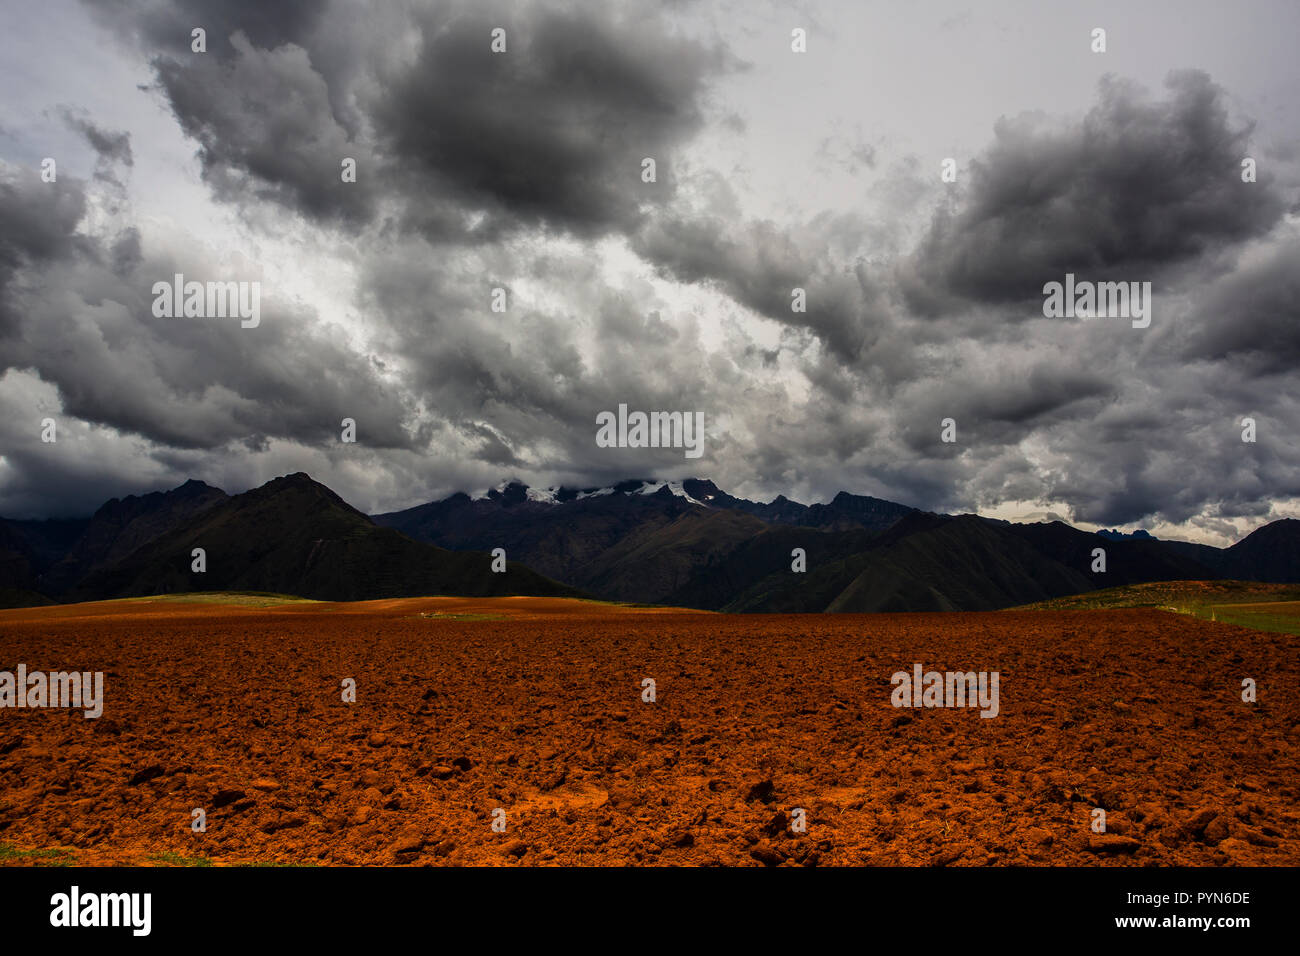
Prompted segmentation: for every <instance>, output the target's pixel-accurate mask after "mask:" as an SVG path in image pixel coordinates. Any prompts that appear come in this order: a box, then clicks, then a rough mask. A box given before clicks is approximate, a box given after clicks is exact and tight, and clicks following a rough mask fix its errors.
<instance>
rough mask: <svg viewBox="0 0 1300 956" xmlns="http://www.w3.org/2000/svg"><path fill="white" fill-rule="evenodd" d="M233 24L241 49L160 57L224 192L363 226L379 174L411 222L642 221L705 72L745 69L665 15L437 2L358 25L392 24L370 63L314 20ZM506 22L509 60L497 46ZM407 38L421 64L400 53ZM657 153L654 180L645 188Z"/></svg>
mask: <svg viewBox="0 0 1300 956" xmlns="http://www.w3.org/2000/svg"><path fill="white" fill-rule="evenodd" d="M213 6H216V4H213ZM391 12H392V11H389V13H390V14H391ZM221 17H222V18H223V19H222V22H225V23H227V24H228V26H229V27H231V28H236V27H241V30H240V33H237V34H236V35H235V36H234V37H233V39H232V40H231V41H230V43H229V44H228V49H227V53H228V55H225V56H221V57H203V56H198V55H192V54H190V53H189V52H188V50H184V51H181V52H175V51H168V52H167V53H165V54H160V55H159V56H158V57H157V58H156V59H155V61H154V67H155V70H156V73H157V77H158V85H159V88H160V90H161V91H162V92H163V94H164V96H165V97H166V99H167V102H168V105H169V106H170V108H171V110H172V112H173V113H174V114H175V116H176V119H177V121H178V122H179V123H180V125H181V127H182V129H183V130H184V131H185V132H186V134H187V135H189V136H190V137H191V138H192V139H193V140H194V141H195V142H196V143H198V145H199V147H200V150H199V159H200V161H201V163H202V166H203V175H204V178H205V179H206V180H207V181H208V182H209V183H210V184H211V186H212V187H213V189H214V191H215V193H216V194H217V197H218V198H219V199H221V200H223V201H227V202H263V201H274V202H277V203H280V204H282V205H285V206H288V207H290V208H293V209H295V210H297V211H300V212H302V213H304V214H306V215H309V216H312V217H316V218H329V217H336V216H337V217H341V218H344V219H346V220H348V221H350V222H352V223H354V224H355V223H357V222H360V221H364V220H370V219H372V218H374V217H375V216H377V215H378V214H379V210H377V209H376V208H375V197H376V189H375V187H376V186H377V185H379V184H383V189H384V193H385V195H387V196H391V197H393V198H395V199H397V198H400V200H401V201H400V202H396V203H394V206H395V214H396V215H397V216H399V217H400V219H401V221H402V222H403V223H404V224H405V225H406V226H407V227H408V228H414V229H418V230H420V231H422V232H424V233H425V234H427V235H430V236H434V237H437V236H450V237H453V238H456V239H458V240H462V241H473V242H482V241H485V240H490V239H493V238H496V237H498V236H500V235H502V234H505V233H509V232H512V231H514V230H518V229H521V228H533V227H544V228H551V229H557V230H561V231H567V232H572V233H575V234H580V235H584V236H593V235H598V234H601V233H604V232H608V231H611V230H626V229H629V228H631V227H632V226H633V225H634V224H635V223H636V222H637V221H639V219H640V218H641V216H642V214H643V209H644V208H645V207H652V206H656V205H660V204H662V203H664V202H665V201H666V200H667V199H668V198H669V197H671V196H672V194H673V190H674V182H675V177H676V176H677V170H676V167H675V165H674V159H675V150H676V149H677V148H678V147H679V146H680V145H681V144H682V143H683V142H684V141H685V140H687V139H688V138H689V137H690V136H692V135H693V134H694V133H695V132H697V131H698V130H699V129H700V128H701V127H702V125H703V123H704V119H705V107H704V96H705V91H706V86H707V81H708V79H709V78H710V77H711V76H713V75H714V74H717V73H718V72H721V71H724V70H727V69H731V68H733V67H734V66H735V64H734V62H733V60H732V59H731V58H730V57H729V55H728V54H727V52H726V50H725V48H723V47H721V46H714V47H706V46H704V45H701V44H699V43H697V42H695V41H692V40H689V39H686V38H683V37H680V36H678V35H676V34H675V33H673V32H672V31H671V30H670V29H669V28H668V26H667V24H666V23H665V21H663V20H662V18H661V17H660V16H659V15H658V14H636V13H629V12H622V13H619V12H614V11H612V10H611V9H609V8H605V7H598V6H592V7H588V8H582V9H580V8H578V7H567V6H561V7H555V6H550V7H544V6H541V5H526V6H519V5H515V4H489V5H483V4H471V3H440V4H434V5H432V6H430V7H427V8H421V9H420V10H419V11H418V12H416V13H414V14H413V15H412V17H411V19H410V20H409V21H405V22H398V23H392V22H389V21H387V20H385V21H384V22H382V23H381V24H379V25H373V24H372V23H371V22H370V19H371V18H367V19H366V21H365V22H359V23H358V24H357V28H358V30H359V31H361V32H362V33H364V32H365V31H367V30H369V29H374V30H376V31H384V30H387V31H389V33H384V34H382V35H377V36H371V37H369V40H363V41H359V42H358V44H357V48H358V49H363V50H368V51H370V55H372V56H373V57H374V61H373V62H368V63H365V64H363V65H361V66H358V64H357V63H355V62H353V61H354V60H355V57H356V56H357V53H356V50H348V51H344V50H340V49H339V46H338V44H337V43H336V42H334V40H333V39H332V37H331V36H330V35H329V32H330V31H328V30H322V31H320V32H319V33H315V34H313V33H311V32H310V30H309V28H310V27H311V26H313V25H314V21H313V20H312V19H310V18H307V17H305V16H302V15H293V16H287V17H285V18H283V22H281V20H279V19H275V20H273V22H271V23H269V24H263V25H262V28H261V29H260V30H254V29H251V28H250V29H242V23H243V21H242V20H241V19H240V18H239V17H238V16H236V15H234V14H233V13H230V12H228V11H225V10H224V9H223V11H222V13H221ZM259 23H260V21H259ZM256 25H257V24H250V27H252V26H256ZM496 27H501V28H503V29H505V30H506V31H507V40H506V42H507V52H505V53H493V52H492V50H491V48H490V43H491V40H492V30H493V29H494V28H496ZM150 30H151V31H152V32H153V33H156V32H157V31H158V27H157V26H156V25H154V26H151V27H150ZM390 34H391V35H390ZM151 35H152V34H151ZM259 36H260V37H262V39H259ZM411 37H415V38H417V39H416V40H415V41H414V42H415V44H416V52H415V54H414V57H413V58H412V59H411V60H410V61H409V62H408V61H407V59H405V58H401V57H393V56H392V50H391V47H392V45H393V44H396V43H398V42H401V43H406V42H408V41H410V38H411ZM267 38H274V40H275V42H274V43H272V42H270V40H268V39H267ZM385 39H386V40H387V42H379V41H380V40H385ZM280 43H283V44H286V45H281V46H277V44H280ZM344 157H351V158H354V159H356V160H357V164H358V174H357V181H356V182H355V183H347V184H344V183H341V181H340V175H339V173H340V162H341V160H342V159H343V158H344ZM647 157H649V158H652V159H654V160H655V162H656V164H657V170H656V175H657V182H656V183H653V184H647V183H643V182H642V181H641V172H642V167H641V163H642V160H643V159H644V158H647Z"/></svg>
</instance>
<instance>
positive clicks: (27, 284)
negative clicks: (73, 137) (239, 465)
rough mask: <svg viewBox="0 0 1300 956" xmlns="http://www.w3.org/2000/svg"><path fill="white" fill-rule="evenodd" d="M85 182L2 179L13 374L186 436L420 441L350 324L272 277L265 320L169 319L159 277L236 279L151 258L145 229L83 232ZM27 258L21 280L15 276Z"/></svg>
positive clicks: (23, 176) (179, 260)
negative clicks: (310, 307) (30, 375)
mask: <svg viewBox="0 0 1300 956" xmlns="http://www.w3.org/2000/svg"><path fill="white" fill-rule="evenodd" d="M84 190H85V187H84V183H81V182H79V181H77V180H75V179H73V178H71V177H60V178H59V180H58V181H57V183H52V184H47V183H43V182H41V181H40V179H39V177H38V176H36V175H35V173H33V172H31V171H26V170H24V171H21V172H20V173H19V174H18V175H17V176H14V177H11V178H7V179H0V218H2V219H3V220H4V221H5V223H6V229H5V232H4V234H3V240H2V241H0V268H3V269H6V270H7V272H5V273H0V279H3V280H4V281H5V287H4V289H3V290H2V291H3V296H4V298H3V302H4V318H5V328H6V330H7V332H8V333H9V334H10V337H11V340H12V341H11V343H10V345H9V346H8V347H6V349H5V350H4V353H3V361H2V362H0V372H3V371H4V370H7V369H11V368H15V369H24V368H31V369H34V370H36V372H37V373H38V374H39V375H40V377H41V378H42V379H43V380H45V381H47V382H49V383H51V384H53V385H55V386H57V388H58V391H59V396H60V398H61V400H62V402H63V407H64V411H65V413H66V414H69V415H73V416H76V417H78V418H80V419H82V420H84V421H86V422H93V423H96V424H102V425H107V426H110V427H113V428H116V429H119V430H121V431H123V432H126V433H134V434H138V435H141V436H143V437H145V438H148V439H150V440H153V441H156V442H160V443H163V444H170V445H174V446H177V447H184V448H214V447H219V446H221V445H223V444H225V443H227V442H230V441H235V440H241V439H244V438H246V437H249V436H254V437H257V436H271V437H275V438H285V439H295V440H300V441H303V442H306V443H315V444H323V443H327V442H333V441H335V440H336V439H337V438H338V434H339V430H340V425H339V423H340V421H341V419H342V418H343V417H351V418H355V419H356V420H357V422H358V428H359V429H360V430H362V432H363V434H364V435H365V438H366V441H367V444H368V445H370V446H374V447H407V446H408V445H409V444H410V441H411V439H410V438H409V437H408V435H407V434H406V432H405V431H404V430H403V429H402V427H401V423H402V421H403V419H404V418H406V417H407V416H406V410H405V408H404V406H403V404H402V402H401V400H400V397H399V396H397V395H395V394H393V389H392V388H391V387H388V386H385V385H382V384H381V383H380V381H379V377H378V375H377V374H376V370H375V369H374V367H373V366H372V365H371V363H370V361H369V359H368V358H367V357H366V356H365V355H359V354H356V353H354V352H352V351H351V350H349V349H348V348H347V347H346V346H345V345H343V344H342V343H343V341H344V337H343V335H342V333H341V332H340V331H337V330H331V329H329V328H319V327H318V326H317V325H316V323H314V322H313V321H311V319H312V317H311V316H310V315H308V314H303V313H301V312H299V311H296V310H294V309H292V308H289V307H287V306H285V305H283V304H280V303H279V302H278V301H277V300H276V298H275V295H274V289H273V288H270V286H269V284H267V286H266V287H265V288H264V290H263V292H264V296H263V300H262V317H261V324H260V326H258V327H257V328H255V329H243V328H240V326H239V321H238V319H184V318H173V319H164V318H156V317H154V316H153V314H152V305H153V293H152V287H153V284H154V283H155V282H158V281H165V282H170V281H171V279H172V276H173V275H174V274H175V273H177V272H180V273H184V274H186V275H187V276H188V277H189V278H197V279H199V281H206V280H209V279H220V280H225V279H235V280H238V279H246V280H248V281H252V277H243V276H241V277H232V276H230V275H228V274H225V273H224V272H223V271H222V270H219V269H218V268H216V267H214V266H213V265H211V264H209V263H207V262H205V261H203V260H202V259H199V258H197V257H194V256H189V255H177V254H172V255H168V256H165V257H157V256H156V257H154V258H152V259H150V260H149V261H144V260H143V259H142V257H141V254H140V250H139V237H138V234H137V233H136V232H135V231H134V230H132V229H127V230H125V231H123V232H122V233H120V234H117V235H111V236H105V237H100V236H97V235H94V234H89V233H86V232H83V231H80V230H81V227H82V226H83V225H84V217H85V211H86V207H87V200H86V194H85V191H84ZM20 267H21V268H22V282H21V283H17V282H14V281H12V279H13V271H14V269H16V268H20Z"/></svg>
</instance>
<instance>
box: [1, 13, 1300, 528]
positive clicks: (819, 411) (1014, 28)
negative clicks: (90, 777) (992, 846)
mask: <svg viewBox="0 0 1300 956" xmlns="http://www.w3.org/2000/svg"><path fill="white" fill-rule="evenodd" d="M497 25H499V26H502V27H504V28H506V30H507V37H508V44H509V46H508V51H507V52H506V53H505V54H500V55H496V54H492V53H491V52H490V50H489V48H488V44H489V41H490V37H489V32H490V30H491V28H492V27H493V26H497ZM194 26H204V27H205V28H206V29H207V30H208V32H209V43H208V53H206V54H194V53H191V52H190V48H189V31H190V29H192V28H193V27H194ZM795 27H801V28H804V29H806V30H807V34H808V41H807V42H808V52H807V53H804V54H796V53H792V52H791V50H790V31H791V29H793V28H795ZM1094 27H1101V28H1104V29H1105V30H1106V31H1107V46H1108V49H1107V52H1106V53H1104V54H1097V53H1093V52H1091V50H1090V48H1089V46H1090V32H1091V30H1092V29H1093V28H1094ZM0 29H2V31H3V32H2V34H0V35H2V36H3V37H4V39H3V40H0V44H2V45H3V51H4V56H3V57H0V83H3V84H4V89H5V94H4V96H3V97H2V98H0V216H2V217H3V222H4V227H3V228H4V233H3V235H2V236H0V357H3V362H0V514H5V515H7V516H24V517H25V516H44V515H67V514H80V513H87V512H88V511H90V510H92V509H93V508H94V507H95V506H96V505H98V504H99V503H100V502H101V501H102V500H103V499H104V498H106V497H109V496H111V495H121V494H127V493H132V492H141V491H147V490H153V489H156V488H161V487H169V486H173V485H175V484H179V483H180V482H181V481H183V480H184V479H186V478H188V477H196V478H201V479H203V480H205V481H208V482H209V483H212V484H215V485H219V486H221V487H223V488H225V489H226V490H227V491H231V492H237V491H241V490H244V489H245V488H248V487H251V486H253V485H256V484H259V483H261V482H263V481H265V480H267V479H269V478H271V477H274V476H277V475H280V474H285V473H288V472H293V471H299V470H305V471H308V472H310V473H311V474H312V475H313V476H314V477H316V478H318V479H319V480H322V481H324V482H326V483H327V484H329V485H330V486H331V487H333V488H334V489H335V490H336V491H338V492H339V493H340V494H342V495H343V496H344V497H345V498H346V499H347V500H349V501H350V502H352V503H354V504H356V505H357V506H358V507H361V508H363V509H368V510H390V509H394V508H399V507H405V506H408V505H412V504H416V503H419V502H422V501H427V500H430V499H432V498H437V497H442V496H444V495H446V494H448V493H450V492H452V491H455V490H471V491H472V490H477V489H481V488H484V487H487V486H489V485H493V484H496V483H497V482H498V481H499V480H501V479H502V478H504V477H519V478H521V479H523V480H525V481H528V482H529V483H531V484H535V485H550V484H558V483H567V484H577V485H583V486H590V485H596V484H602V483H608V482H610V481H612V480H615V479H618V478H623V477H629V476H639V477H651V476H654V477H662V478H674V477H683V476H689V475H698V476H701V477H711V478H713V479H714V480H715V481H717V482H718V484H719V485H720V486H722V487H724V488H726V489H727V490H729V491H731V492H732V493H734V494H741V495H745V496H748V497H753V498H764V499H766V498H769V497H771V496H774V495H776V494H778V493H784V494H787V495H789V496H791V497H794V498H798V499H800V500H817V499H827V498H829V497H830V496H831V495H833V494H834V493H835V492H836V491H838V490H841V489H844V490H849V491H854V492H859V493H869V494H877V495H880V496H882V497H889V498H892V499H895V500H898V501H902V502H904V503H907V504H914V505H918V506H921V507H925V508H932V509H935V510H944V511H974V510H978V511H981V512H983V513H990V514H996V515H999V516H1003V517H1013V518H1016V517H1020V518H1035V517H1039V516H1043V515H1047V514H1054V515H1060V516H1062V517H1065V518H1067V519H1070V520H1074V521H1076V522H1078V523H1080V524H1082V525H1083V526H1092V525H1104V526H1108V527H1109V526H1123V527H1137V526H1141V527H1146V528H1149V529H1151V530H1153V531H1155V532H1157V533H1163V534H1167V535H1169V536H1176V537H1187V538H1194V539H1198V540H1206V541H1210V542H1212V543H1224V542H1225V541H1229V540H1235V538H1236V537H1238V536H1239V535H1240V534H1241V533H1242V532H1244V531H1247V530H1249V529H1251V528H1253V527H1255V526H1257V525H1258V524H1261V523H1263V522H1264V521H1266V520H1269V519H1271V518H1275V517H1280V516H1283V515H1296V514H1300V509H1298V508H1297V503H1298V499H1300V445H1298V444H1297V443H1296V442H1295V441H1294V436H1295V430H1296V425H1297V423H1300V407H1298V406H1297V391H1296V389H1295V388H1294V384H1293V383H1294V373H1293V369H1294V368H1295V359H1296V358H1297V357H1300V326H1298V325H1297V320H1300V314H1298V313H1300V298H1298V297H1297V296H1296V292H1297V288H1296V279H1295V276H1296V275H1298V274H1300V230H1298V228H1297V226H1298V223H1300V218H1298V213H1300V102H1298V101H1297V97H1296V92H1297V91H1298V90H1300V62H1297V58H1296V57H1295V56H1294V37H1295V36H1297V35H1300V8H1297V6H1296V5H1295V4H1294V3H1290V2H1277V3H1264V2H1253V3H1242V4H1234V5H1232V6H1228V5H1225V4H1211V3H1187V2H1169V3H1157V2H1144V3H1140V4H1134V3H1094V4H1069V5H1065V4H1054V3H981V4H962V3H937V2H936V3H925V4H915V3H902V2H889V3H849V2H845V3H823V2H808V3H803V4H796V5H786V4H754V3H742V2H733V3H667V4H664V5H663V6H662V7H658V8H656V7H653V6H651V5H647V4H627V5H623V6H620V5H617V4H615V5H611V4H608V3H566V4H560V3H512V4H506V3H486V4H485V3H473V4H470V3H442V2H428V3H410V4H405V3H404V4H397V3H379V2H376V3H370V4H367V3H360V2H349V3H344V2H341V0H334V2H331V3H323V4H317V3H299V2H287V3H278V4H274V5H267V4H262V3H256V2H252V0H249V2H244V0H240V2H227V3H217V2H216V0H183V2H179V3H163V2H161V0H157V2H155V0H112V2H107V3H97V4H93V5H82V4H79V3H74V2H71V0H54V2H50V3H48V4H43V5H39V6H36V5H27V4H18V3H4V4H3V5H2V6H0ZM236 31H240V32H238V33H237V32H236ZM1247 155H1248V156H1251V157H1254V158H1255V159H1256V160H1257V161H1258V166H1259V181H1258V182H1257V183H1253V184H1244V183H1242V182H1241V180H1240V168H1239V163H1240V159H1241V158H1242V157H1243V156H1247ZM47 156H52V157H55V158H56V159H57V162H58V173H59V176H58V181H57V183H43V182H41V180H40V178H39V164H40V162H41V160H42V158H44V157H47ZM343 156H352V157H355V158H356V159H357V160H358V166H359V175H358V181H357V182H356V183H352V184H343V183H341V182H340V181H339V162H340V160H341V158H342V157H343ZM645 156H653V157H655V159H656V161H657V163H658V166H659V182H658V183H656V184H654V185H647V184H644V183H642V182H641V181H640V166H639V164H640V160H641V158H642V157H645ZM945 157H953V158H954V159H955V160H956V162H957V168H958V180H957V182H956V183H953V184H949V183H943V182H941V180H940V176H939V172H940V162H941V160H943V159H944V158H945ZM178 271H179V272H184V273H185V274H186V275H187V277H192V278H197V279H201V280H202V279H232V280H258V281H260V282H261V283H262V288H263V304H262V310H263V318H262V322H261V325H260V326H259V327H258V328H257V329H241V328H240V327H239V324H238V322H233V323H223V322H221V321H213V320H193V319H191V320H184V319H175V320H165V319H156V318H154V317H153V316H152V315H151V314H150V303H151V300H152V296H151V294H150V289H151V287H152V284H153V283H154V282H155V281H158V280H170V278H171V276H172V274H173V273H174V272H178ZM1066 271H1073V272H1076V273H1079V274H1080V275H1081V276H1083V277H1089V278H1093V279H1096V280H1099V281H1102V280H1117V281H1118V280H1125V281H1150V282H1152V284H1153V287H1154V290H1155V295H1156V298H1155V304H1154V319H1153V322H1152V325H1151V327H1150V328H1149V329H1145V330H1135V329H1131V328H1129V327H1128V324H1127V322H1121V321H1116V320H1095V321H1091V322H1084V321H1080V320H1066V319H1045V318H1043V317H1042V311H1041V306H1042V298H1041V294H1040V293H1039V291H1038V290H1040V289H1041V286H1042V285H1043V283H1045V282H1048V281H1053V280H1059V279H1061V278H1062V276H1063V274H1064V273H1065V272H1066ZM494 286H503V287H505V288H506V289H507V290H508V291H509V302H510V308H509V311H508V312H507V313H505V314H504V315H503V314H498V313H493V312H492V311H491V310H490V308H489V301H490V290H491V289H492V287H494ZM793 286H800V287H804V288H806V289H807V293H808V302H809V304H808V311H807V312H806V313H802V314H800V313H792V312H791V311H790V289H791V288H792V287H793ZM620 402H625V403H627V404H628V405H629V406H630V407H632V408H642V409H646V410H651V409H678V410H698V411H702V412H704V414H705V417H706V432H707V435H708V437H707V440H706V444H705V454H704V456H703V458H701V459H699V460H694V461H688V460H685V459H684V458H683V456H682V455H681V452H680V451H679V450H678V451H673V450H667V449H645V450H638V449H602V448H597V447H596V445H595V442H594V434H595V424H594V422H595V415H596V413H597V412H599V411H602V410H606V409H614V408H616V407H617V405H618V404H619V403H620ZM46 416H52V417H54V418H56V420H57V421H58V422H59V429H60V431H59V441H58V442H57V443H55V444H53V445H51V444H44V443H42V442H41V441H40V421H41V419H42V418H44V417H46ZM1244 416H1252V417H1255V418H1256V419H1257V421H1258V441H1257V442H1256V443H1255V444H1245V443H1243V442H1241V440H1240V432H1241V426H1240V420H1241V419H1242V418H1243V417H1244ZM343 417H352V418H355V419H356V420H357V423H358V439H359V441H358V443H357V444H356V445H345V444H342V443H340V442H339V441H338V436H339V421H340V419H342V418H343ZM945 417H952V418H954V419H956V421H957V427H958V441H957V443H955V444H945V443H942V442H940V441H939V428H940V425H939V422H940V419H942V418H945Z"/></svg>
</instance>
